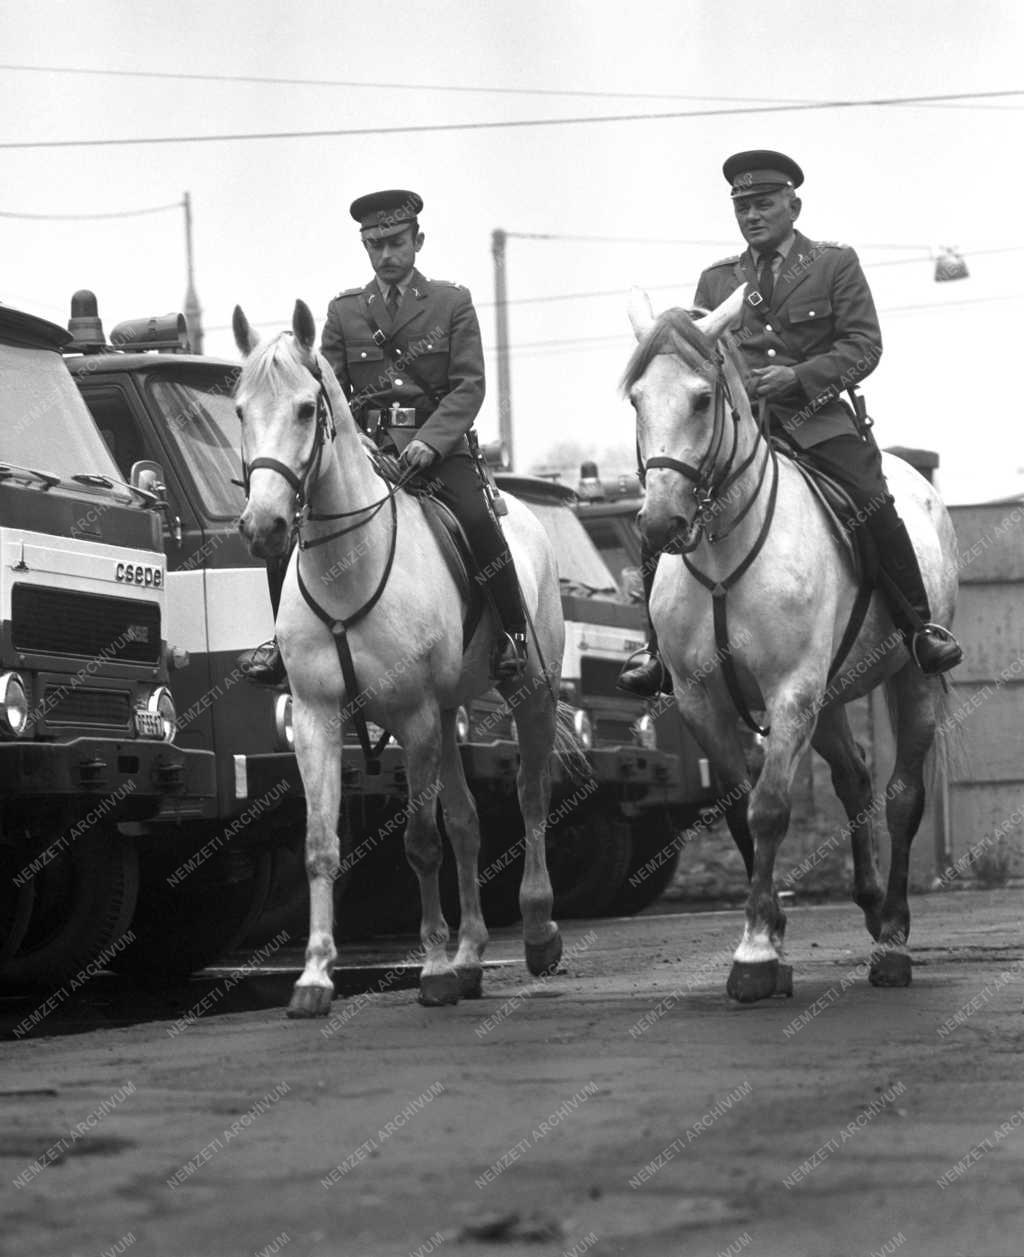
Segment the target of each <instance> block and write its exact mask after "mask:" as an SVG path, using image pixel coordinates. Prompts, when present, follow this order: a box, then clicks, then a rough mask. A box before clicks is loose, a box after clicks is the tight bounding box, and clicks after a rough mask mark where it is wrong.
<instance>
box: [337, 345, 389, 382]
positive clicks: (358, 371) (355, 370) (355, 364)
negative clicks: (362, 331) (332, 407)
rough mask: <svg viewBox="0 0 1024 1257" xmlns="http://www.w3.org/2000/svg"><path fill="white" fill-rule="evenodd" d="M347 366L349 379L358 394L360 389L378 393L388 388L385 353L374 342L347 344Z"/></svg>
mask: <svg viewBox="0 0 1024 1257" xmlns="http://www.w3.org/2000/svg"><path fill="white" fill-rule="evenodd" d="M345 365H346V367H347V368H348V378H349V379H350V380H351V381H352V385H353V387H354V388H355V389H356V391H357V392H358V391H359V390H360V389H366V390H368V391H370V392H376V391H377V390H378V389H382V388H386V387H387V383H388V377H387V375H386V374H385V363H384V351H383V350H382V349H381V348H380V346H379V345H375V344H374V343H373V341H372V340H368V341H353V342H351V343H349V344H346V346H345Z"/></svg>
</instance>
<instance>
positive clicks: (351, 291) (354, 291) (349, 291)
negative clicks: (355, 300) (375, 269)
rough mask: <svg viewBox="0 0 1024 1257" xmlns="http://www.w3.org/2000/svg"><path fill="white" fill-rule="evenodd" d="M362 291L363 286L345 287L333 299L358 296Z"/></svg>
mask: <svg viewBox="0 0 1024 1257" xmlns="http://www.w3.org/2000/svg"><path fill="white" fill-rule="evenodd" d="M362 291H363V290H362V289H361V288H343V289H342V291H341V292H339V293H338V295H337V296H336V297H334V298H333V300H334V301H339V300H340V299H341V298H342V297H358V296H359V295H360V293H361V292H362Z"/></svg>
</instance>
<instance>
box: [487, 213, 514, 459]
mask: <svg viewBox="0 0 1024 1257" xmlns="http://www.w3.org/2000/svg"><path fill="white" fill-rule="evenodd" d="M507 238H508V236H507V233H506V232H505V231H504V230H503V229H502V228H501V227H496V228H495V229H494V231H492V232H491V254H492V256H493V258H494V334H495V340H496V346H497V351H498V435H499V437H500V438H501V442H502V444H503V445H504V447H505V450H506V456H507V459H508V470H509V471H511V470H513V468H514V467H515V444H514V441H513V438H512V377H511V373H510V371H509V361H508V290H507V287H506V284H505V242H506V240H507Z"/></svg>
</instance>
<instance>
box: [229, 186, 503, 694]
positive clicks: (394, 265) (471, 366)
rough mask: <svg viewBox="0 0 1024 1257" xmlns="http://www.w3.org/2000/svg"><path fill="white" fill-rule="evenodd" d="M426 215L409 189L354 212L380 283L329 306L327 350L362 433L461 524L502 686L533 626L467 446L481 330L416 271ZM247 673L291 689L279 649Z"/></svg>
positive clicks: (444, 286) (469, 309)
mask: <svg viewBox="0 0 1024 1257" xmlns="http://www.w3.org/2000/svg"><path fill="white" fill-rule="evenodd" d="M422 209H423V200H422V198H421V197H419V196H418V195H417V194H416V193H415V192H408V191H405V190H402V189H398V190H391V191H386V192H373V193H370V194H369V195H368V196H361V197H359V198H358V199H357V200H355V201H353V202H352V205H351V207H350V213H351V215H352V217H353V218H354V219H355V220H356V222H357V223H359V227H360V235H361V236H362V241H363V245H364V247H365V249H366V252H367V254H368V256H369V259H370V265H371V266H372V267H373V271H374V278H373V279H371V280H370V282H369V283H368V284H367V285H366V286H365V287H363V288H348V289H346V290H345V291H344V292H341V293H339V294H338V296H337V297H335V298H334V300H333V301H332V302H331V303H330V305H329V306H328V308H327V322H326V324H325V325H324V331H323V340H322V344H321V349H322V352H323V355H324V357H325V358H326V359H327V361H328V362H329V363H330V364H331V367H332V368H333V370H334V373H335V375H336V376H337V377H338V381H339V383H340V384H341V386H342V388H343V389H344V391H345V396H346V397H347V398H348V401H349V406H350V407H351V409H352V414H353V416H354V417H355V420H356V422H357V423H358V424H359V426H360V427H361V428H362V429H363V431H364V432H366V433H367V434H368V435H369V436H371V437H372V438H373V439H374V440H375V441H376V442H377V444H378V445H379V446H380V447H381V448H382V449H384V450H387V451H389V452H391V453H394V454H397V455H398V457H399V459H400V461H401V463H402V466H403V469H406V470H408V469H414V470H415V471H416V472H417V473H419V474H418V476H417V477H416V480H418V481H419V482H420V483H425V484H427V485H429V487H430V489H431V491H432V492H433V493H434V495H435V496H436V497H438V498H439V499H440V500H441V501H442V502H444V503H445V505H447V506H448V507H450V508H451V510H452V511H453V512H454V513H455V515H456V516H457V518H458V519H459V522H460V523H461V524H462V527H463V529H464V530H465V533H466V536H467V538H468V539H469V544H470V547H471V548H472V551H473V557H474V559H475V560H476V563H477V566H478V568H479V570H480V575H481V576H482V577H483V578H484V579H485V582H486V588H487V591H488V594H489V600H490V602H491V604H492V606H493V608H494V610H495V612H496V613H497V616H498V619H499V620H500V622H501V628H502V630H503V638H502V640H501V641H500V643H499V645H498V647H497V648H496V650H495V654H494V657H493V658H492V672H493V674H494V678H495V679H496V680H504V679H508V678H514V677H516V676H518V675H520V674H521V673H522V671H523V669H524V667H525V663H526V621H525V616H524V612H523V606H522V600H521V597H520V592H519V582H518V579H517V577H516V573H515V567H514V565H513V563H512V556H511V555H510V553H509V550H508V544H507V542H506V541H505V537H504V534H503V533H502V531H501V528H500V527H499V525H498V523H497V521H496V520H495V518H494V516H493V514H492V513H491V509H490V506H489V504H488V501H487V498H486V497H485V494H484V491H483V485H482V483H481V480H480V476H479V474H478V472H477V468H476V466H475V464H474V461H473V458H472V456H471V454H470V451H469V444H468V442H467V440H466V433H467V432H468V431H469V429H470V428H471V427H472V425H473V421H474V419H476V416H477V413H478V411H479V410H480V405H481V403H482V402H483V399H484V358H483V349H482V346H481V343H480V325H479V323H478V322H477V317H476V311H475V310H474V308H473V302H472V299H471V298H470V295H469V292H468V291H467V290H466V289H465V288H462V287H461V286H460V285H458V284H450V283H447V282H446V281H445V280H437V279H433V280H428V279H425V278H424V276H423V275H422V274H421V273H420V272H419V271H418V270H417V269H416V265H415V263H416V254H417V253H418V252H419V251H420V249H421V248H422V246H423V240H424V236H423V232H422V231H421V230H420V227H419V220H418V215H419V213H420V211H421V210H422ZM416 480H414V482H413V485H414V487H415V483H416ZM286 570H287V558H286V559H284V560H283V561H279V562H274V563H272V564H270V565H268V581H269V584H270V587H271V602H272V604H273V607H274V614H275V616H276V614H277V606H278V601H279V600H280V591H281V586H282V584H283V581H284V573H285V571H286ZM240 664H241V666H242V669H243V671H244V672H245V673H246V675H247V676H248V677H249V678H250V679H252V680H254V681H257V682H259V683H263V684H270V685H276V684H279V683H280V682H281V681H283V680H284V665H283V663H282V661H281V656H280V652H279V651H278V649H277V643H276V642H268V643H266V644H265V645H263V646H260V647H257V648H256V650H254V651H249V652H247V653H246V654H245V655H243V656H242V657H241V658H240Z"/></svg>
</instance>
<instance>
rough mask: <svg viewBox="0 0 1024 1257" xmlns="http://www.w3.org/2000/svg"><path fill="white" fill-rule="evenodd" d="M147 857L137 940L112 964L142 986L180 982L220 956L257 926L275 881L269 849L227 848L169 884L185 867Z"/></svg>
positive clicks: (137, 916) (135, 929)
mask: <svg viewBox="0 0 1024 1257" xmlns="http://www.w3.org/2000/svg"><path fill="white" fill-rule="evenodd" d="M178 854H180V849H178V852H177V854H176V855H175V856H174V857H173V858H172V859H170V860H168V859H167V858H166V857H165V858H163V859H156V858H152V859H146V858H145V857H144V858H143V883H142V886H141V888H140V890H139V901H138V906H137V908H136V911H135V920H134V922H133V923H132V930H133V932H134V934H135V939H134V941H133V942H132V944H131V946H130V947H127V948H126V949H125V950H124V951H123V952H122V953H121V955H119V956H118V957H117V959H116V961H115V962H114V964H113V966H112V967H113V968H116V969H117V971H118V972H119V973H124V974H127V975H128V976H130V977H132V978H133V979H134V980H135V981H136V982H138V983H139V984H140V985H143V986H152V985H158V984H161V983H165V982H175V981H182V980H184V979H185V978H187V977H188V975H189V974H190V973H195V971H196V970H197V969H203V968H205V967H206V966H207V965H210V964H213V963H214V961H217V960H220V959H221V957H222V956H223V955H224V954H225V953H226V952H228V951H230V950H231V948H232V947H233V946H234V945H235V944H236V943H237V941H238V940H239V939H240V938H242V937H243V935H244V934H245V932H246V931H247V930H249V929H250V928H251V927H252V924H253V922H254V921H255V920H256V918H257V917H258V916H259V914H260V912H261V911H262V909H263V905H264V903H265V902H266V898H267V891H268V889H269V886H270V853H269V851H252V852H250V851H232V850H229V851H222V852H219V853H218V854H216V855H215V856H213V857H212V858H211V859H210V860H209V861H208V862H207V863H206V864H204V865H203V866H201V868H199V869H196V870H195V871H194V872H192V873H191V874H188V875H186V877H185V878H184V879H183V880H182V881H180V882H178V883H177V884H176V885H174V886H171V885H169V884H168V882H167V878H168V876H169V875H170V874H171V873H173V872H174V870H175V869H176V868H177V867H178V865H179V864H180V860H178V858H177V855H178Z"/></svg>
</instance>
